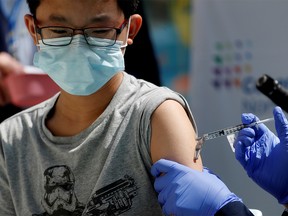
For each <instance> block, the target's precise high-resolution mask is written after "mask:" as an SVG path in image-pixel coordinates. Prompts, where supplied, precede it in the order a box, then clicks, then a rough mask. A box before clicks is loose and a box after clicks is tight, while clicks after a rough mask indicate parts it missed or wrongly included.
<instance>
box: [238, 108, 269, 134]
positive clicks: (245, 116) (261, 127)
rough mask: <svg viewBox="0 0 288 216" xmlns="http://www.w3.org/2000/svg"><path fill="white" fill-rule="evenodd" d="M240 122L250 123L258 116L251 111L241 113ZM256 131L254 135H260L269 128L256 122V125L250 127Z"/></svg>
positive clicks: (256, 119)
mask: <svg viewBox="0 0 288 216" xmlns="http://www.w3.org/2000/svg"><path fill="white" fill-rule="evenodd" d="M241 119H242V123H243V124H247V125H248V124H251V123H253V122H256V121H259V118H258V117H257V116H256V115H254V114H252V113H243V114H242V115H241ZM252 128H253V129H254V130H255V132H256V135H255V136H256V137H259V136H262V135H263V134H264V133H265V132H267V131H268V130H269V129H268V128H267V127H266V126H265V125H264V124H257V125H256V126H253V127H252Z"/></svg>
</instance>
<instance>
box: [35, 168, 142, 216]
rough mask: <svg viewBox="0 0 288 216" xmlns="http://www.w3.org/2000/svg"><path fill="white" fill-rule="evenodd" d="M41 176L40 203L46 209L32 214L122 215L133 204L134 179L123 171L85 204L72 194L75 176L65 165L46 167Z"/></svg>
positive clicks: (38, 215) (49, 215) (39, 215)
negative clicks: (42, 180) (123, 174)
mask: <svg viewBox="0 0 288 216" xmlns="http://www.w3.org/2000/svg"><path fill="white" fill-rule="evenodd" d="M44 179H45V183H44V188H45V194H44V197H43V199H42V201H41V204H42V207H43V209H44V210H45V212H44V213H41V214H33V215H32V216H68V215H72V216H93V215H95V216H96V215H99V216H108V215H121V214H122V213H124V212H126V211H128V210H129V209H130V208H131V207H132V199H133V198H134V197H135V196H136V195H137V186H136V185H135V182H134V179H133V178H131V177H130V176H128V175H126V176H124V178H122V179H119V180H117V181H116V182H113V183H111V184H109V185H107V186H105V187H103V188H101V189H99V190H97V191H96V192H95V193H94V194H93V195H92V196H91V198H90V200H89V202H88V203H87V205H84V204H83V203H81V202H79V200H78V198H77V196H76V194H75V191H74V187H75V177H74V174H73V172H72V171H71V169H70V168H69V167H68V166H66V165H58V166H53V167H49V168H48V169H46V170H45V171H44Z"/></svg>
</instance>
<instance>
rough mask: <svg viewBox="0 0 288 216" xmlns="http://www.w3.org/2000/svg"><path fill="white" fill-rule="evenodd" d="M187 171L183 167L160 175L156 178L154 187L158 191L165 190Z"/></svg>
mask: <svg viewBox="0 0 288 216" xmlns="http://www.w3.org/2000/svg"><path fill="white" fill-rule="evenodd" d="M185 173H186V172H183V171H182V170H181V169H173V170H171V171H169V172H167V173H165V175H162V176H158V177H157V178H156V179H155V182H154V189H155V190H156V192H158V193H159V192H161V191H162V190H164V189H165V188H166V187H168V186H169V185H170V184H172V182H175V181H177V179H179V178H181V177H182V176H183V175H185Z"/></svg>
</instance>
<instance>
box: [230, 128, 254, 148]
mask: <svg viewBox="0 0 288 216" xmlns="http://www.w3.org/2000/svg"><path fill="white" fill-rule="evenodd" d="M254 137H255V131H254V130H253V129H252V128H244V129H242V130H241V131H239V133H238V136H237V138H236V141H235V142H234V148H235V143H237V142H239V141H241V143H242V144H244V145H245V146H250V145H252V144H253V142H254Z"/></svg>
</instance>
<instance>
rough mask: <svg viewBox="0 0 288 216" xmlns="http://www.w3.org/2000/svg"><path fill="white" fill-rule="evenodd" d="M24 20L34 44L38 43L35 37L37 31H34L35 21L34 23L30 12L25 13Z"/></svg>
mask: <svg viewBox="0 0 288 216" xmlns="http://www.w3.org/2000/svg"><path fill="white" fill-rule="evenodd" d="M24 21H25V25H26V28H27V30H28V32H29V33H30V35H31V37H32V39H33V41H34V44H35V45H36V44H38V38H37V33H36V29H35V23H34V18H33V16H32V15H30V14H26V15H25V16H24Z"/></svg>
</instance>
